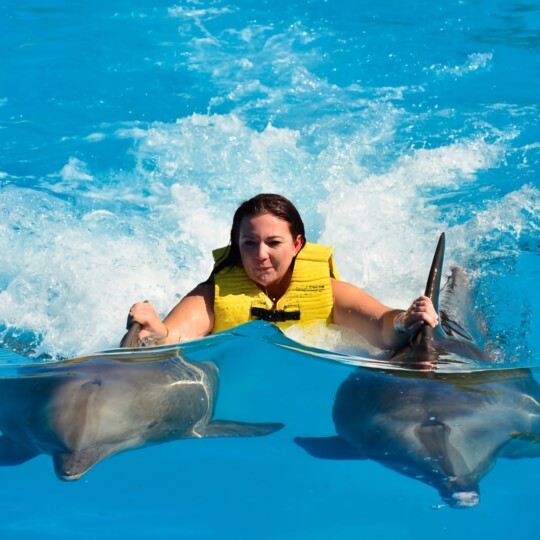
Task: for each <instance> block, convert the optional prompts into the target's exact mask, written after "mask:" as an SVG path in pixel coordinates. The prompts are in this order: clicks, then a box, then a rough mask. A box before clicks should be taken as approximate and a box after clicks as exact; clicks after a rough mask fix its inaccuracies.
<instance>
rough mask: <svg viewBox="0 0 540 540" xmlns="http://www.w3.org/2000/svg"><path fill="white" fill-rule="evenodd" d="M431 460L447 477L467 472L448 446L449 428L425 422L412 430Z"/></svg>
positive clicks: (440, 423) (451, 447)
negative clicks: (434, 461)
mask: <svg viewBox="0 0 540 540" xmlns="http://www.w3.org/2000/svg"><path fill="white" fill-rule="evenodd" d="M414 432H415V434H416V436H417V437H418V439H419V440H420V442H421V443H422V445H423V446H424V448H425V449H426V450H427V452H428V455H429V457H430V458H431V459H433V460H436V462H437V463H438V464H439V468H440V469H441V471H442V472H443V473H444V474H446V475H447V476H458V475H459V474H463V473H465V472H468V471H467V467H466V466H465V463H464V461H463V458H462V457H461V455H460V454H459V452H457V450H456V449H455V448H454V447H453V446H452V445H451V444H450V442H449V440H448V436H449V435H450V428H449V427H448V426H447V425H446V424H445V423H443V422H439V421H437V420H427V421H425V422H423V423H422V424H420V425H419V426H417V427H416V428H415V430H414Z"/></svg>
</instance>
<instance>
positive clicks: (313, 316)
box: [212, 242, 339, 334]
mask: <svg viewBox="0 0 540 540" xmlns="http://www.w3.org/2000/svg"><path fill="white" fill-rule="evenodd" d="M227 249H228V246H227V247H225V248H220V249H216V250H215V251H214V252H213V255H214V260H215V261H219V260H220V259H222V258H223V255H224V253H225V252H226V250H227ZM332 251H333V248H331V247H327V246H321V245H318V244H311V243H309V242H308V243H306V244H305V245H304V247H303V248H302V249H301V250H300V251H299V253H298V255H297V256H296V261H295V263H294V269H293V274H292V277H291V284H290V285H289V288H288V289H287V291H286V293H285V294H284V295H283V296H282V297H281V298H280V299H279V300H278V301H277V303H276V304H275V305H274V303H273V302H272V300H270V298H268V296H267V295H266V294H265V293H264V292H263V291H261V289H259V287H257V285H256V284H255V283H254V282H253V281H252V280H251V279H249V277H248V276H247V274H246V272H245V271H244V269H243V268H242V267H239V266H235V267H232V268H225V269H223V270H221V271H220V272H219V273H218V274H217V275H216V276H215V299H214V328H213V329H212V333H213V334H214V333H216V332H221V331H223V330H228V329H229V328H234V327H235V326H239V325H240V324H244V323H247V322H249V321H253V320H257V319H262V320H266V321H270V322H273V323H274V324H276V325H277V326H278V327H279V328H281V329H285V328H288V327H289V326H291V325H292V324H300V325H302V326H305V325H308V324H311V323H314V322H316V321H325V322H328V323H330V322H332V307H333V305H334V299H333V295H332V283H331V281H330V278H331V277H332V278H335V279H339V275H338V273H337V271H336V269H335V267H334V259H333V257H332Z"/></svg>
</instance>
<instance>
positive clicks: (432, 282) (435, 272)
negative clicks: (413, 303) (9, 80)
mask: <svg viewBox="0 0 540 540" xmlns="http://www.w3.org/2000/svg"><path fill="white" fill-rule="evenodd" d="M444 246H445V238H444V233H441V236H440V237H439V243H438V244H437V249H436V250H435V255H433V262H432V263H431V269H430V271H429V276H428V280H427V283H426V292H425V296H427V297H428V298H429V299H430V300H431V301H432V302H433V306H434V307H435V310H436V311H437V313H438V312H439V296H440V293H441V277H442V266H443V261H444Z"/></svg>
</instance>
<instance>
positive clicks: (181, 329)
mask: <svg viewBox="0 0 540 540" xmlns="http://www.w3.org/2000/svg"><path fill="white" fill-rule="evenodd" d="M129 313H130V315H131V316H132V317H133V320H134V321H137V322H138V323H140V324H141V326H142V329H141V331H140V332H139V335H138V336H137V338H138V339H140V340H143V339H152V340H155V341H157V342H158V343H159V344H161V345H165V344H172V343H178V342H179V341H187V340H190V339H196V338H200V337H204V336H207V335H208V334H209V333H210V332H211V331H212V328H213V327H214V284H213V283H208V282H205V283H201V284H199V285H197V287H195V289H193V290H192V291H191V292H190V293H189V294H187V295H186V296H184V298H182V300H180V302H178V304H177V305H176V306H175V307H174V308H173V309H172V311H171V312H170V313H169V314H168V315H167V317H165V319H164V320H163V321H161V319H160V318H159V316H158V314H157V313H156V311H155V309H154V308H153V306H152V305H151V304H149V303H147V302H142V303H138V304H135V305H134V306H133V307H132V308H131V311H130V312H129Z"/></svg>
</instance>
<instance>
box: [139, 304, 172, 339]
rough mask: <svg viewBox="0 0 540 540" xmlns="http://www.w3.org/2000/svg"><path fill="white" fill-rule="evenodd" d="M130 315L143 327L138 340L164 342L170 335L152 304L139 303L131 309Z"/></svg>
mask: <svg viewBox="0 0 540 540" xmlns="http://www.w3.org/2000/svg"><path fill="white" fill-rule="evenodd" d="M129 315H130V317H131V318H132V319H133V321H136V322H138V323H139V324H140V325H141V327H142V328H141V331H140V332H139V334H138V335H137V339H138V340H140V341H142V340H144V339H151V340H162V339H166V338H167V336H168V335H169V330H168V329H167V327H166V326H165V324H164V323H163V322H162V320H161V319H160V318H159V316H158V314H157V313H156V310H155V309H154V308H153V306H152V304H149V303H148V302H139V303H137V304H135V305H134V306H133V307H132V308H131V309H130V311H129Z"/></svg>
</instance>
